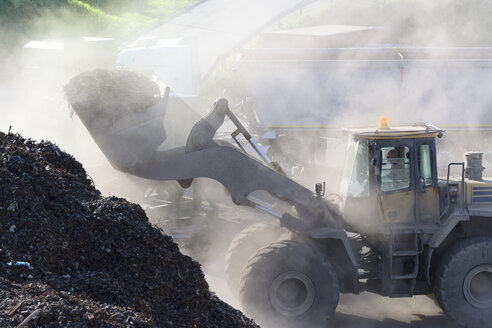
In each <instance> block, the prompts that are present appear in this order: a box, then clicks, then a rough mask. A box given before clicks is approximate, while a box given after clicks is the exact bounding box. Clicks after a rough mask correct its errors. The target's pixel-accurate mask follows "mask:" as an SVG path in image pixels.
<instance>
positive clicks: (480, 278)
mask: <svg viewBox="0 0 492 328" xmlns="http://www.w3.org/2000/svg"><path fill="white" fill-rule="evenodd" d="M463 293H464V294H465V298H466V300H467V301H468V303H470V304H471V305H473V306H475V307H477V308H480V309H488V308H492V265H479V266H477V267H475V268H473V269H472V270H470V272H468V274H467V275H466V276H465V280H464V282H463Z"/></svg>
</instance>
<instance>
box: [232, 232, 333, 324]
mask: <svg viewBox="0 0 492 328" xmlns="http://www.w3.org/2000/svg"><path fill="white" fill-rule="evenodd" d="M338 294H339V285H338V279H337V275H336V272H335V269H334V268H333V266H332V265H331V263H330V262H329V260H328V259H327V258H326V257H325V256H324V255H323V254H321V253H320V252H318V251H317V250H315V249H314V248H312V247H310V246H308V245H306V244H303V243H301V242H298V241H293V240H286V241H281V242H278V243H274V244H271V245H269V246H267V247H264V248H262V249H260V250H259V251H258V253H257V254H256V255H255V256H254V257H253V258H252V259H251V260H249V262H248V265H247V266H246V268H245V269H244V272H243V275H242V277H241V290H240V300H241V304H242V306H243V309H244V310H245V312H246V314H247V315H248V316H251V317H252V318H254V319H255V321H256V322H257V323H259V324H260V325H261V326H262V327H277V326H278V327H283V328H285V327H325V326H326V324H327V322H328V321H329V319H330V318H331V317H332V316H333V314H334V313H335V310H336V307H337V305H338Z"/></svg>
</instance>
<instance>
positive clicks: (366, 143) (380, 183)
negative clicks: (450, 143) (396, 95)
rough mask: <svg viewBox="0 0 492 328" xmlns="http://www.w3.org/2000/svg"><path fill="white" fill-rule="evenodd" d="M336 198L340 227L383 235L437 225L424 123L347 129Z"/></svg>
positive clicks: (434, 131)
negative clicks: (340, 206) (340, 207)
mask: <svg viewBox="0 0 492 328" xmlns="http://www.w3.org/2000/svg"><path fill="white" fill-rule="evenodd" d="M350 132H351V133H350V139H349V145H348V150H347V159H346V162H345V167H344V172H343V179H342V182H341V190H340V194H341V196H342V198H343V199H344V200H345V201H344V208H343V213H344V215H343V218H344V222H345V225H346V229H347V230H349V231H354V230H355V231H357V232H358V233H366V234H373V233H385V231H386V230H387V229H388V227H395V228H399V229H402V228H405V227H409V226H415V225H416V224H419V225H420V226H425V228H426V229H430V230H432V229H435V228H437V225H438V223H439V216H440V210H439V186H438V177H437V166H436V157H435V154H436V144H435V137H436V136H437V135H438V134H440V135H441V134H442V132H443V131H442V130H440V129H438V128H435V127H431V126H429V125H415V126H398V127H392V128H389V127H387V125H386V127H384V126H383V128H379V129H359V130H352V131H350Z"/></svg>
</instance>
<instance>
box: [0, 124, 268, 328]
mask: <svg viewBox="0 0 492 328" xmlns="http://www.w3.org/2000/svg"><path fill="white" fill-rule="evenodd" d="M19 158H20V160H19ZM48 167H49V170H48V169H47V168H48ZM0 186H1V187H0V217H1V218H2V219H1V221H0V229H1V230H2V231H4V232H8V233H2V234H0V313H8V314H9V315H3V316H0V326H2V327H17V326H21V327H22V326H25V327H34V326H42V327H60V326H63V327H66V326H68V327H258V326H257V325H255V323H254V322H253V321H251V320H250V319H245V318H244V316H243V315H242V313H241V312H240V311H237V310H235V309H233V308H231V307H230V306H229V305H227V304H225V303H223V302H222V301H220V300H219V299H218V298H217V297H216V296H214V295H213V294H212V293H211V292H210V291H209V289H208V284H207V282H206V281H205V279H204V276H203V272H202V270H201V268H200V265H199V264H198V263H197V262H195V261H194V260H192V259H191V258H190V257H187V256H184V255H182V254H181V253H180V252H179V250H178V247H177V245H176V244H175V243H174V242H173V240H172V238H171V237H169V236H167V235H165V234H164V233H163V232H162V231H161V230H159V229H157V228H155V227H153V226H151V224H150V223H149V221H148V219H147V217H146V215H145V213H144V211H143V210H142V209H141V208H140V206H138V205H135V204H132V203H129V202H127V201H126V200H123V199H119V198H116V197H102V196H101V194H100V193H99V191H98V190H96V188H95V187H94V184H93V182H92V181H91V179H90V178H89V177H88V176H87V174H86V172H85V170H84V168H83V167H82V165H81V164H80V163H79V162H77V161H76V160H75V159H74V158H73V157H72V156H70V155H69V154H67V153H64V152H63V151H61V150H60V149H59V148H58V147H57V146H56V145H54V144H52V143H50V142H47V141H41V142H39V143H38V142H34V141H32V140H29V139H28V140H26V139H24V138H22V137H21V136H19V135H14V134H3V133H0ZM14 203H15V204H17V205H16V207H15V208H16V210H15V211H12V210H9V208H10V206H11V204H14Z"/></svg>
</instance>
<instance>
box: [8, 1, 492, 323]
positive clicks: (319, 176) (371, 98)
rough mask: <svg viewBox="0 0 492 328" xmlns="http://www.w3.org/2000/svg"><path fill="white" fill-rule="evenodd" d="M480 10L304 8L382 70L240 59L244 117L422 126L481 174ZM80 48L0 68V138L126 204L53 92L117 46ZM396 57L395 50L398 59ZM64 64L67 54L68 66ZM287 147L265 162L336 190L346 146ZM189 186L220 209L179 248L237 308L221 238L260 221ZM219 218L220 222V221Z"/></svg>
mask: <svg viewBox="0 0 492 328" xmlns="http://www.w3.org/2000/svg"><path fill="white" fill-rule="evenodd" d="M491 6H492V5H491V4H489V2H487V1H469V2H463V1H432V2H429V1H423V0H420V1H360V0H359V1H351V2H350V3H349V2H346V1H319V2H315V3H314V4H313V5H311V6H309V7H307V8H306V9H305V10H304V11H303V12H302V15H311V14H312V13H313V12H315V11H316V10H319V9H320V8H328V9H327V10H324V11H323V13H324V14H323V15H318V16H317V15H314V14H313V15H314V16H313V17H312V19H309V20H307V21H308V22H309V25H316V24H346V25H359V26H377V27H382V29H383V34H382V36H379V37H380V39H379V40H373V41H372V42H376V41H378V42H380V44H381V45H382V49H383V50H380V51H381V56H383V58H384V59H387V58H389V59H390V60H389V61H388V63H387V66H384V65H383V67H380V66H378V67H377V68H376V69H375V68H374V66H373V64H374V63H367V62H365V61H363V60H359V59H360V58H355V59H357V60H356V61H354V58H353V56H354V53H355V52H356V51H355V50H354V51H350V50H347V51H341V52H339V53H335V54H333V53H330V54H329V56H330V60H329V62H327V63H323V62H320V63H319V64H320V66H321V67H322V69H319V67H314V68H313V67H309V66H308V67H307V68H306V67H303V66H302V65H301V64H299V65H292V63H290V62H284V63H280V64H279V65H278V66H276V67H270V66H268V65H267V64H268V63H266V64H265V63H262V62H258V61H249V62H248V61H247V57H245V56H243V58H245V60H244V61H243V62H242V63H239V64H238V65H240V66H239V70H238V74H242V75H240V79H242V80H243V81H242V83H243V84H246V85H247V88H248V92H247V93H248V94H250V95H252V96H253V97H254V98H256V106H257V107H256V111H257V112H258V115H259V119H260V122H261V123H264V124H265V125H303V124H305V125H310V124H316V125H320V124H323V125H324V124H326V125H331V126H336V127H340V126H362V125H368V126H374V125H376V123H377V121H376V120H377V118H378V117H379V116H381V115H385V116H388V118H389V120H390V124H398V123H419V122H429V123H433V124H436V125H438V126H439V125H442V126H443V127H444V128H445V129H447V130H449V131H448V132H446V133H445V135H444V139H443V140H442V141H438V147H439V146H441V144H442V145H443V146H444V150H442V151H441V152H440V153H439V156H440V159H438V160H442V161H443V162H444V163H445V162H448V161H461V160H462V154H463V152H465V151H470V150H480V151H483V152H484V153H485V162H486V163H487V161H489V163H490V164H491V165H492V153H491V152H490V150H488V149H489V148H488V145H490V141H492V140H491V139H490V138H491V135H489V133H488V132H486V131H485V130H486V129H481V130H473V132H470V130H468V129H463V128H462V127H463V125H474V126H476V125H488V124H492V116H489V115H488V113H489V112H490V111H489V106H490V104H492V93H490V91H489V85H490V83H491V82H492V80H491V79H492V74H489V73H491V72H492V71H491V66H490V64H489V63H488V61H487V58H488V57H487V55H488V54H492V51H490V52H489V49H488V48H487V45H488V44H490V41H491V40H489V35H488V34H489V31H490V27H491V26H490V24H492V22H491V21H490V19H489V17H490V16H488V15H487V14H488V13H490V12H492V8H491ZM296 15H301V14H298V13H296V14H295V15H293V16H291V17H290V18H288V19H291V20H296V19H297V18H296V17H295V16H296ZM288 22H289V21H288V20H287V21H285V22H284V21H282V22H280V23H279V24H276V26H275V27H278V26H281V27H282V24H284V23H285V24H286V25H288ZM306 24H307V23H306ZM57 28H58V27H57ZM79 29H80V28H79ZM52 31H53V34H51V33H48V34H47V36H48V37H47V39H51V40H53V39H56V33H55V32H54V31H56V28H54V29H53V30H52ZM53 46H54V47H55V48H56V45H53ZM86 46H87V44H85V45H84V43H83V42H82V45H79V46H77V45H72V46H71V48H70V52H69V54H68V55H67V52H68V51H66V50H67V49H68V48H65V49H64V50H57V49H52V50H33V49H22V50H19V51H18V52H16V53H15V54H12V55H10V56H9V57H8V58H6V59H4V61H3V63H4V64H3V65H2V66H0V67H3V71H4V74H2V75H1V78H0V117H1V120H0V130H1V131H3V132H7V131H8V130H9V129H10V127H11V130H12V132H18V133H21V134H22V135H23V136H25V137H32V138H35V139H49V140H51V141H54V142H56V143H57V144H58V145H59V146H60V147H61V148H62V149H64V150H66V151H67V152H69V153H71V154H73V155H74V156H75V157H76V158H77V159H78V160H79V161H81V162H82V163H83V164H84V167H85V168H86V170H87V171H88V173H89V174H90V175H91V176H92V178H93V179H94V181H95V184H96V186H97V188H98V189H100V190H101V191H102V192H103V193H104V194H115V195H118V196H124V197H131V198H134V199H138V197H141V195H142V194H143V193H144V192H146V191H147V189H148V187H149V185H148V184H147V183H148V182H147V181H141V180H138V179H136V178H132V177H129V176H127V175H125V174H122V173H119V172H117V171H115V170H114V169H113V168H112V167H111V166H110V165H109V163H108V161H107V160H106V159H105V157H104V155H103V153H102V152H101V150H100V149H99V147H98V146H97V145H96V144H95V142H94V141H93V139H92V138H91V136H90V135H89V133H88V132H87V130H86V129H85V127H84V126H83V125H82V123H81V122H80V120H79V119H78V118H77V117H76V116H74V117H70V115H69V110H68V108H67V106H66V104H64V99H63V95H62V86H63V85H64V84H65V83H67V82H68V80H69V79H70V78H71V77H72V76H74V75H76V74H78V73H80V72H82V71H85V70H87V69H92V68H96V67H102V68H109V67H108V66H111V65H113V63H112V62H111V61H110V60H109V59H108V58H110V57H111V56H110V55H111V54H114V51H116V49H117V46H118V45H117V44H111V45H110V50H107V52H106V51H103V52H106V53H107V54H109V55H108V58H104V60H103V62H102V63H96V62H95V60H96V59H94V61H90V60H88V59H87V58H89V57H90V56H89V53H92V52H91V50H88V49H87V47H86ZM363 46H364V45H361V46H360V47H363ZM354 47H355V48H357V47H359V46H358V45H354ZM467 47H474V48H473V49H472V50H470V49H468V50H467ZM401 49H406V52H401V53H399V51H400V50H401ZM352 50H353V49H352ZM268 51H271V49H269V50H268ZM317 51H320V50H317ZM74 54H78V55H79V56H77V57H76V58H77V60H75V61H74V60H73V59H74V58H75V57H72V55H74ZM84 54H85V55H84ZM388 54H391V57H389V56H390V55H388ZM463 54H465V55H466V56H470V58H465V59H469V60H463V56H465V55H463ZM400 55H401V56H403V57H401V56H400ZM466 56H465V57H466ZM423 59H425V60H423ZM376 61H377V58H376ZM354 63H355V66H354V65H353V64H354ZM252 65H253V66H252ZM262 65H265V66H262ZM402 76H403V78H402ZM164 83H165V81H164ZM213 96H214V97H215V96H218V95H213ZM337 131H338V130H337ZM263 132H264V131H263ZM319 133H320V134H322V133H324V132H319ZM448 134H449V137H448ZM315 135H316V134H315ZM295 139H296V138H294V139H289V138H288V137H286V138H285V139H284V140H283V142H282V143H279V144H277V145H276V146H275V147H278V148H277V149H272V150H271V154H272V157H273V158H274V159H278V160H279V162H280V163H281V165H283V166H284V167H286V168H287V169H288V171H289V172H291V173H292V172H293V175H294V178H295V179H297V180H298V181H299V182H301V183H303V184H304V185H306V187H308V188H309V189H312V186H313V184H314V182H318V181H327V182H328V185H327V190H328V192H337V191H338V182H339V179H340V173H341V168H342V165H343V155H344V146H345V144H346V137H345V136H343V135H342V134H341V133H339V132H336V133H335V135H332V134H327V135H323V138H321V141H319V140H317V138H316V137H315V139H316V140H315V141H314V142H312V136H307V137H306V139H300V140H301V141H300V142H299V140H295ZM306 140H309V141H306ZM305 141H306V142H305ZM309 145H312V146H309ZM271 147H272V146H271ZM300 150H302V151H300ZM313 153H317V154H319V155H318V157H317V158H316V159H314V160H313V159H312V158H311V157H310V156H312V154H313ZM440 168H441V166H440ZM301 171H302V172H301ZM485 175H487V170H486V171H485ZM198 184H200V182H198ZM152 187H155V188H158V187H159V186H157V187H156V186H152ZM196 188H197V189H200V188H201V189H202V191H201V193H202V194H203V195H205V196H204V197H203V199H202V200H200V203H199V204H198V205H199V206H202V205H203V204H206V207H207V206H208V207H209V208H210V207H213V206H212V204H221V205H223V206H222V207H220V206H219V208H212V209H210V210H208V209H207V210H206V211H202V210H198V211H191V213H193V214H194V215H197V216H203V217H204V218H206V219H207V220H211V219H213V220H217V221H215V222H216V223H217V225H215V226H213V225H211V227H207V228H205V229H204V230H203V231H201V232H200V234H199V235H198V236H199V238H197V239H195V240H194V241H193V243H188V244H183V246H182V249H183V251H184V252H187V253H189V254H191V255H193V256H196V257H197V259H198V260H200V261H201V263H202V265H203V268H204V271H205V273H206V275H207V279H208V281H209V284H210V286H211V289H212V290H215V292H216V293H217V294H218V296H219V297H220V298H222V299H223V300H225V301H227V302H229V303H230V304H231V305H233V306H236V307H238V308H240V304H239V302H238V301H237V299H236V297H235V296H234V295H233V293H231V291H230V290H229V288H228V287H227V285H226V283H225V280H224V279H223V258H224V255H225V251H226V249H227V247H228V243H229V242H230V241H231V240H232V238H233V236H234V235H235V234H237V233H238V232H239V230H241V228H243V227H245V226H247V225H249V224H252V223H256V222H258V221H260V220H261V219H262V217H261V216H258V215H257V214H256V213H255V212H251V211H248V210H246V211H242V210H240V209H234V210H231V209H230V208H229V206H231V204H230V201H229V200H228V198H227V194H226V193H225V192H224V191H223V188H222V186H220V185H217V184H215V183H213V182H210V181H206V180H205V181H204V182H203V184H202V186H201V187H200V186H197V187H196ZM187 193H190V191H187ZM129 195H130V196H129ZM187 195H188V194H184V196H185V197H186V196H187ZM191 196H193V195H191ZM202 201H203V203H202ZM192 207H193V205H192ZM231 207H232V206H231ZM231 216H232V217H233V218H232V219H231ZM225 217H227V220H221V218H225ZM153 219H154V220H155V221H156V222H158V221H159V220H161V219H162V217H160V216H159V214H156V216H155V217H154V218H153ZM178 228H179V227H177V228H176V229H178ZM181 228H182V227H181ZM217 236H220V237H222V238H217ZM354 309H355V310H354ZM339 310H340V311H339V312H338V313H337V314H336V315H335V317H334V318H333V322H334V325H335V326H340V327H342V326H343V327H361V326H364V327H409V326H410V327H435V326H441V327H443V326H446V327H455V325H454V324H453V323H451V322H450V321H449V320H448V319H446V318H444V317H443V315H442V313H441V312H440V310H439V308H438V307H436V306H435V305H434V303H433V301H432V300H429V299H428V298H426V297H423V296H418V297H415V298H413V299H409V300H394V299H387V298H382V297H379V296H376V295H372V294H367V293H364V294H363V295H359V296H352V295H346V296H342V297H341V301H340V305H339Z"/></svg>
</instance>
